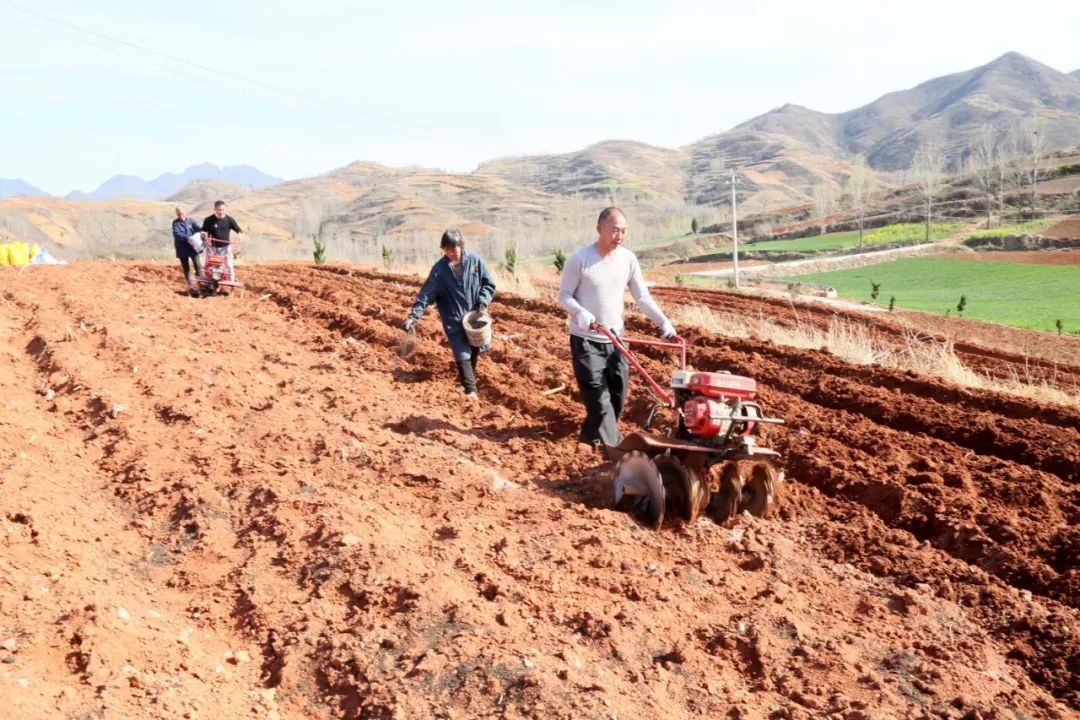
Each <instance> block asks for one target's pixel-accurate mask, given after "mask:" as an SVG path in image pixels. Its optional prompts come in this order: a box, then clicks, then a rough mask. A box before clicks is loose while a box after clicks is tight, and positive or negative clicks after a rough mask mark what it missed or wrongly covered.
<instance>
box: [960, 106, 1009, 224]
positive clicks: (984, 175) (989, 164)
mask: <svg viewBox="0 0 1080 720" xmlns="http://www.w3.org/2000/svg"><path fill="white" fill-rule="evenodd" d="M1001 152H1002V148H1001V135H1000V133H999V132H998V131H997V130H996V129H995V128H994V127H993V126H992V125H983V126H982V127H980V128H979V129H978V130H976V131H975V136H974V137H973V138H972V140H971V155H969V156H968V161H967V164H968V170H969V171H970V172H971V173H972V175H973V176H974V178H975V185H976V187H978V188H979V190H981V191H982V193H983V194H984V196H985V197H986V229H987V230H989V229H990V215H991V213H992V208H993V206H994V198H995V196H996V195H997V194H998V193H999V192H1002V191H1003V190H1004V188H1002V187H1001V183H1000V173H999V170H998V168H999V166H1000V162H1001V159H1000V155H1001Z"/></svg>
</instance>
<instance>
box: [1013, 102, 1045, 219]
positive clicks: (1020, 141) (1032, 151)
mask: <svg viewBox="0 0 1080 720" xmlns="http://www.w3.org/2000/svg"><path fill="white" fill-rule="evenodd" d="M1016 143H1017V149H1018V151H1019V154H1020V155H1021V156H1022V158H1023V161H1024V162H1023V170H1022V174H1023V178H1024V184H1026V185H1029V186H1030V187H1031V202H1030V211H1031V213H1032V215H1034V214H1035V212H1036V210H1037V207H1036V206H1037V204H1038V189H1039V179H1040V178H1041V177H1042V176H1043V173H1044V171H1043V169H1042V163H1043V161H1044V160H1045V159H1046V158H1045V155H1046V152H1045V151H1046V133H1044V132H1043V126H1042V123H1041V122H1040V120H1039V119H1038V118H1024V119H1023V120H1021V121H1020V122H1019V123H1017V125H1016Z"/></svg>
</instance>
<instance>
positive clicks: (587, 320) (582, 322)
mask: <svg viewBox="0 0 1080 720" xmlns="http://www.w3.org/2000/svg"><path fill="white" fill-rule="evenodd" d="M595 322H596V317H595V316H594V315H593V314H592V313H591V312H589V311H588V310H582V311H581V312H579V313H578V314H577V315H575V316H574V324H575V325H577V326H578V327H579V328H581V329H582V330H590V329H592V326H593V323H595Z"/></svg>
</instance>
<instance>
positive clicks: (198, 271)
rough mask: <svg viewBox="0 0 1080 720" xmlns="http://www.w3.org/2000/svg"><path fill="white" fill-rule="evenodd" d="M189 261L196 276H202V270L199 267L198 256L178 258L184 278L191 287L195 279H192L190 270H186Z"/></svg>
mask: <svg viewBox="0 0 1080 720" xmlns="http://www.w3.org/2000/svg"><path fill="white" fill-rule="evenodd" d="M189 260H190V261H191V264H192V266H194V268H195V274H196V275H201V274H202V268H201V267H199V256H198V255H185V256H184V257H182V258H180V267H182V268H184V277H185V278H186V279H187V284H188V285H191V284H192V283H194V282H195V278H193V277H192V275H191V270H190V269H189V268H188V261H189Z"/></svg>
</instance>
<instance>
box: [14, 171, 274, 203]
mask: <svg viewBox="0 0 1080 720" xmlns="http://www.w3.org/2000/svg"><path fill="white" fill-rule="evenodd" d="M206 181H220V182H227V183H231V184H233V185H240V186H242V187H250V188H262V187H267V186H270V185H277V184H278V183H282V182H285V181H284V179H282V178H279V177H274V176H273V175H267V174H266V173H264V172H263V171H261V170H259V169H258V168H255V167H252V166H251V165H227V166H225V167H218V166H217V165H214V164H212V163H202V164H201V165H192V166H191V167H189V168H187V169H186V170H184V171H183V172H179V173H174V172H166V173H162V174H161V175H158V176H157V177H156V178H154V179H153V180H143V179H142V178H140V177H136V176H134V175H114V176H113V177H111V178H109V179H108V180H106V181H105V182H103V183H102V184H101V185H99V186H98V188H97V189H96V190H94V191H92V192H89V193H86V192H81V191H79V190H73V191H72V192H70V193H68V194H67V195H66V196H65V197H67V198H68V199H69V200H110V199H112V198H119V197H130V198H139V199H142V200H164V199H165V198H167V197H169V196H170V195H173V194H175V193H177V192H179V191H180V190H182V189H184V188H185V187H187V186H188V185H190V184H191V183H193V182H206ZM17 195H30V196H34V197H51V196H50V195H49V193H47V192H45V191H44V190H39V189H38V188H36V187H34V186H33V185H30V184H29V183H27V182H24V181H23V180H4V179H0V199H3V198H8V197H15V196H17Z"/></svg>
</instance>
